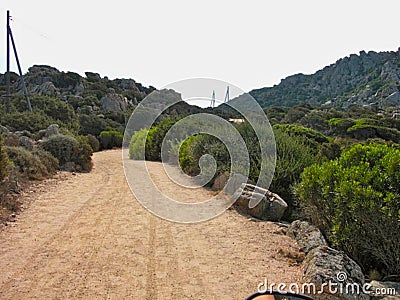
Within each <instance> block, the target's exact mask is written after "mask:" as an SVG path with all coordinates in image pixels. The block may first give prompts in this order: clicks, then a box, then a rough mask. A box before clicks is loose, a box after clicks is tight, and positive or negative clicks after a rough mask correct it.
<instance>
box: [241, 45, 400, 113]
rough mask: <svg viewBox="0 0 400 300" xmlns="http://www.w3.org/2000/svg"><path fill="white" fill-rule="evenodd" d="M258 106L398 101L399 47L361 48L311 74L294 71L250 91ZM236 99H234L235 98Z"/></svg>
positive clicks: (393, 103)
mask: <svg viewBox="0 0 400 300" xmlns="http://www.w3.org/2000/svg"><path fill="white" fill-rule="evenodd" d="M250 94H251V95H252V96H253V97H254V98H255V99H256V100H257V101H258V102H259V103H260V105H261V106H262V107H271V106H289V107H290V106H295V105H298V104H301V103H309V104H316V105H321V104H325V105H332V106H335V107H342V108H343V107H348V106H349V105H352V104H358V105H373V104H376V105H378V106H379V107H380V108H386V107H389V106H397V105H399V104H400V49H399V51H397V52H379V53H377V52H374V51H370V52H368V53H366V52H365V51H361V52H360V53H359V55H356V54H352V55H350V56H348V57H345V58H342V59H339V60H338V61H337V62H336V63H334V64H332V65H330V66H327V67H325V68H324V69H322V70H320V71H318V72H316V73H315V74H312V75H304V74H296V75H293V76H289V77H287V78H285V79H283V80H282V81H281V82H280V84H278V85H275V86H273V87H265V88H261V89H255V90H252V91H250ZM236 100H237V99H236Z"/></svg>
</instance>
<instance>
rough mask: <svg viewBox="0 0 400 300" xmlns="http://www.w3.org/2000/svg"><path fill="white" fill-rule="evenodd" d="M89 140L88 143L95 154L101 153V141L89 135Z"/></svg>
mask: <svg viewBox="0 0 400 300" xmlns="http://www.w3.org/2000/svg"><path fill="white" fill-rule="evenodd" d="M87 138H88V143H89V145H90V147H92V150H93V152H97V151H99V150H100V142H99V140H98V139H97V138H96V137H95V136H93V135H91V134H88V135H87Z"/></svg>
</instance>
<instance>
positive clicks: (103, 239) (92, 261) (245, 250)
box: [0, 150, 300, 300]
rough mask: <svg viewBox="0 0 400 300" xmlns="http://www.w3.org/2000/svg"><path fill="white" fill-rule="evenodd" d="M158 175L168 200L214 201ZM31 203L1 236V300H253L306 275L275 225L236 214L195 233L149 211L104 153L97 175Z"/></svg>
mask: <svg viewBox="0 0 400 300" xmlns="http://www.w3.org/2000/svg"><path fill="white" fill-rule="evenodd" d="M151 172H152V173H153V175H154V176H153V177H154V178H155V180H156V181H158V184H159V186H160V188H161V189H163V190H165V191H166V192H170V193H171V192H173V193H174V194H175V195H176V194H184V195H185V197H194V198H197V197H203V196H204V197H207V196H208V195H209V193H210V192H208V191H207V190H205V189H201V190H197V191H196V192H195V193H193V192H190V193H188V192H187V191H185V190H183V188H181V189H182V190H180V189H179V187H177V186H175V185H174V184H173V183H172V182H170V181H168V180H167V179H166V177H165V175H164V173H163V172H162V166H161V164H158V163H152V164H151ZM138 176H140V174H138ZM29 197H31V198H32V197H33V198H34V200H35V201H33V202H32V204H31V205H30V206H29V208H28V209H26V210H24V211H23V212H22V213H21V214H20V215H19V216H18V218H17V222H15V223H12V224H11V225H9V226H7V227H5V228H3V229H2V231H1V232H0V245H1V246H0V270H1V271H0V272H1V273H0V299H79V298H84V299H178V300H179V299H243V298H244V297H245V296H246V295H248V294H249V293H251V292H253V291H255V290H256V289H257V285H258V283H259V282H261V281H263V280H264V278H267V279H268V282H270V283H271V282H286V283H290V282H299V278H300V268H299V266H298V265H296V264H294V263H293V262H291V261H290V260H288V259H287V258H286V257H283V256H282V255H280V254H279V252H282V251H281V250H282V249H286V250H290V251H297V250H296V249H297V248H296V245H295V243H294V242H293V241H292V240H291V239H289V238H287V237H286V236H283V235H280V234H278V233H275V232H277V231H278V229H279V228H278V226H276V225H274V224H272V223H265V222H254V221H251V220H249V219H248V218H246V217H244V216H242V215H239V214H238V213H237V212H236V211H234V210H228V211H226V212H225V213H223V214H222V215H221V216H219V217H217V218H215V219H213V220H211V221H208V222H203V223H199V224H194V225H185V224H176V223H171V222H168V221H164V220H162V219H159V218H157V217H155V216H153V215H152V214H151V213H149V212H148V211H146V210H145V209H144V208H143V207H142V206H141V205H140V204H139V203H138V202H137V201H136V199H135V198H134V197H133V195H132V194H131V192H130V190H129V188H128V185H127V183H126V181H125V177H124V172H123V169H122V162H121V151H117V150H113V151H107V152H99V153H96V154H95V155H94V169H93V171H92V172H91V173H90V174H78V175H76V176H72V175H71V176H69V177H68V178H67V179H66V180H63V181H60V182H58V183H57V184H50V185H49V187H48V188H46V189H45V190H43V191H40V192H37V193H34V194H32V195H30V196H29Z"/></svg>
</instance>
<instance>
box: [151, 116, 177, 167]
mask: <svg viewBox="0 0 400 300" xmlns="http://www.w3.org/2000/svg"><path fill="white" fill-rule="evenodd" d="M180 119H181V118H168V119H164V120H162V121H161V122H159V123H158V124H157V126H154V127H152V128H150V130H149V132H148V135H147V140H146V159H148V160H152V161H161V146H162V142H163V140H164V138H165V135H166V134H167V132H168V130H170V129H171V127H172V126H173V125H174V124H175V123H176V122H178V121H179V120H180Z"/></svg>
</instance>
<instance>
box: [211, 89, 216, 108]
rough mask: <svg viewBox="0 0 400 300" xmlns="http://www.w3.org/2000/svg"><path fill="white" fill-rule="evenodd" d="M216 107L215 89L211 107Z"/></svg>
mask: <svg viewBox="0 0 400 300" xmlns="http://www.w3.org/2000/svg"><path fill="white" fill-rule="evenodd" d="M214 107H215V91H213V92H212V96H211V108H214Z"/></svg>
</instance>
